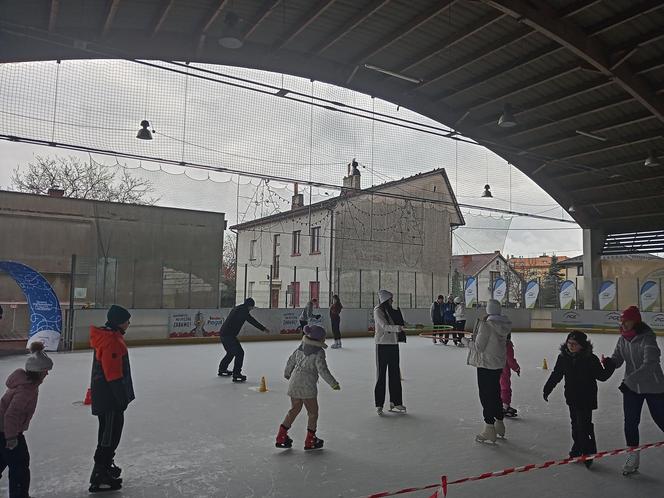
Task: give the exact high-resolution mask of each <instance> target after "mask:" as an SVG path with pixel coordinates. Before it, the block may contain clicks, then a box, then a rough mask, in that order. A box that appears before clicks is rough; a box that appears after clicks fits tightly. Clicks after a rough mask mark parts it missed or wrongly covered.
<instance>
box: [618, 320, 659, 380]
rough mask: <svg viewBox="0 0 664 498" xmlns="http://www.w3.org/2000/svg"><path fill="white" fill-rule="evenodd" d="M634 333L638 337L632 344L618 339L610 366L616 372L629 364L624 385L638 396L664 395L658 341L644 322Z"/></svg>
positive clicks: (626, 367) (626, 368) (623, 339)
mask: <svg viewBox="0 0 664 498" xmlns="http://www.w3.org/2000/svg"><path fill="white" fill-rule="evenodd" d="M634 329H635V331H636V337H634V339H632V340H631V341H628V340H627V339H625V338H624V337H622V336H621V337H620V339H618V344H616V349H615V351H614V352H613V356H612V357H611V361H610V363H612V364H613V367H615V368H620V367H621V366H622V364H623V363H625V378H624V380H623V382H624V383H625V385H627V387H628V388H629V389H631V390H632V391H634V392H635V393H664V373H662V365H661V364H660V355H661V352H660V350H659V346H658V345H657V337H656V336H655V333H654V332H653V331H652V329H651V328H650V327H648V325H646V324H645V323H643V322H640V323H638V324H637V325H636V326H635V327H634ZM607 363H609V362H607Z"/></svg>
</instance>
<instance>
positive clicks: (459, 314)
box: [454, 303, 466, 322]
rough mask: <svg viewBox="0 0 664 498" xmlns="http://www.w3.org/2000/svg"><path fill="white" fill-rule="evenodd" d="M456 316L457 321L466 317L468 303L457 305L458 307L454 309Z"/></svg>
mask: <svg viewBox="0 0 664 498" xmlns="http://www.w3.org/2000/svg"><path fill="white" fill-rule="evenodd" d="M454 318H455V319H456V321H457V322H462V321H463V320H465V319H466V305H465V304H463V303H459V304H457V305H456V308H455V309H454Z"/></svg>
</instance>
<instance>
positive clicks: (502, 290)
mask: <svg viewBox="0 0 664 498" xmlns="http://www.w3.org/2000/svg"><path fill="white" fill-rule="evenodd" d="M506 294H507V282H505V279H504V278H502V277H498V278H497V279H496V280H495V281H494V282H493V298H494V299H495V300H496V301H499V302H500V303H501V304H504V301H505V295H506Z"/></svg>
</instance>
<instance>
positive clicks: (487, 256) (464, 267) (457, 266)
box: [452, 251, 505, 275]
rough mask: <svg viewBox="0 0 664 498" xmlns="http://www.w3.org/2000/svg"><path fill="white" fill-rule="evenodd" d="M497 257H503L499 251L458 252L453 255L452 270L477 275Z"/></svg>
mask: <svg viewBox="0 0 664 498" xmlns="http://www.w3.org/2000/svg"><path fill="white" fill-rule="evenodd" d="M497 257H500V258H502V259H505V258H503V256H502V254H500V252H499V251H497V252H489V253H481V254H458V255H456V256H452V270H456V271H458V272H459V273H461V274H462V275H477V274H478V273H479V272H481V271H482V270H483V269H484V268H485V267H486V266H487V265H489V264H491V262H492V261H493V260H494V259H496V258H497Z"/></svg>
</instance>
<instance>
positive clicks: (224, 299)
mask: <svg viewBox="0 0 664 498" xmlns="http://www.w3.org/2000/svg"><path fill="white" fill-rule="evenodd" d="M236 244H237V235H235V234H234V233H233V232H230V231H229V232H224V248H223V251H222V255H221V256H222V260H221V268H222V272H221V286H222V293H221V302H220V304H221V306H222V308H223V307H230V306H235V276H236V274H237V253H236V250H235V248H236Z"/></svg>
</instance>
